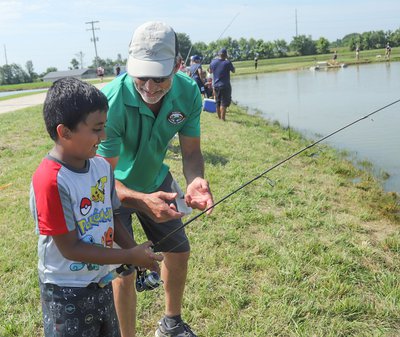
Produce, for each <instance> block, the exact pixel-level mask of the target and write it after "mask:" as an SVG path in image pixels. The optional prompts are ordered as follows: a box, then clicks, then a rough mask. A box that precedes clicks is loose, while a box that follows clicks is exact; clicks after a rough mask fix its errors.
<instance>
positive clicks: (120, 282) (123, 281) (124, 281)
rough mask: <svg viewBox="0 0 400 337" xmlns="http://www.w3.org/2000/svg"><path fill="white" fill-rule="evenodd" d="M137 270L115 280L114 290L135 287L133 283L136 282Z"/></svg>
mask: <svg viewBox="0 0 400 337" xmlns="http://www.w3.org/2000/svg"><path fill="white" fill-rule="evenodd" d="M135 277H136V272H133V273H131V274H129V275H126V276H122V277H117V278H116V279H114V280H113V283H112V285H113V290H114V292H115V291H116V290H115V289H116V288H117V289H118V290H122V291H124V290H126V289H133V283H134V282H135Z"/></svg>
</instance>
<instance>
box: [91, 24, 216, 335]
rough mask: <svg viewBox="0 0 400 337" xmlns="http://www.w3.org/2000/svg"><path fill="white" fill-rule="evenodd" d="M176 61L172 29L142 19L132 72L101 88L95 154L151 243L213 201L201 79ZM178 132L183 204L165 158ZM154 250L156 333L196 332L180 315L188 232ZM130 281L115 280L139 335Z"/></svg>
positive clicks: (123, 315) (125, 211)
mask: <svg viewBox="0 0 400 337" xmlns="http://www.w3.org/2000/svg"><path fill="white" fill-rule="evenodd" d="M179 61H180V57H178V45H177V38H176V34H175V32H174V31H173V29H172V28H171V27H169V26H168V25H166V24H164V23H162V22H148V23H145V24H143V25H142V26H140V27H138V28H137V29H136V31H135V32H134V34H133V37H132V41H131V43H130V46H129V57H128V63H127V74H125V75H123V76H119V77H117V78H115V79H114V80H113V81H112V82H111V83H110V84H109V85H107V86H106V87H105V88H104V89H103V92H104V93H105V94H106V96H107V98H108V101H109V111H108V120H107V126H106V133H107V140H106V141H104V142H102V143H101V145H100V146H99V148H98V154H99V155H101V156H103V157H105V158H106V159H107V160H108V161H109V162H110V163H111V165H112V166H113V168H114V173H115V178H116V179H117V182H116V188H117V193H118V197H119V198H120V199H121V201H122V204H123V206H124V207H123V208H122V209H121V220H122V222H123V223H124V224H125V225H126V226H127V228H128V230H130V231H131V233H132V222H131V221H132V217H131V215H132V214H133V213H135V214H136V216H137V217H138V219H139V221H140V222H141V224H142V227H143V229H144V231H145V233H146V235H147V237H148V238H149V240H151V241H152V242H153V243H156V242H159V241H160V240H161V239H163V238H164V237H165V236H166V235H168V233H171V232H172V231H173V230H174V229H176V228H178V227H179V226H181V225H182V221H181V218H182V216H183V215H184V214H185V212H186V211H187V209H188V207H189V209H190V207H191V208H197V209H200V210H204V209H206V208H209V207H212V206H213V198H212V195H211V191H210V189H209V186H208V182H207V181H206V180H205V179H204V161H203V156H202V153H201V149H200V113H201V110H202V101H201V95H200V92H199V89H198V87H197V84H196V83H195V82H194V81H193V80H192V79H191V78H190V77H188V76H186V75H185V74H183V73H181V72H179V71H178V70H179V67H180V62H179ZM176 133H178V135H179V142H180V148H181V152H182V163H183V173H184V176H185V178H186V184H187V187H186V193H185V197H184V201H185V202H186V203H184V205H183V209H180V207H179V205H180V203H179V202H178V204H177V202H176V201H179V198H180V197H181V196H178V193H177V191H179V187H178V188H177V187H176V186H177V184H176V182H175V181H174V180H173V178H172V175H171V173H170V172H169V168H168V166H167V165H165V164H164V163H163V161H164V158H165V154H166V151H167V148H168V143H169V141H170V140H171V139H172V138H173V137H174V135H175V134H176ZM181 201H182V200H181ZM185 204H186V205H185ZM177 205H178V206H177ZM186 206H188V207H186ZM210 212H211V209H210V210H209V211H208V213H210ZM132 235H133V233H132ZM157 250H159V251H161V252H163V254H164V263H163V266H162V271H161V278H162V280H163V281H164V290H165V316H164V317H163V318H162V319H161V320H160V321H159V322H158V328H157V331H156V336H157V337H166V336H177V337H190V336H191V337H195V336H196V335H195V334H194V333H193V331H192V330H191V329H190V327H189V325H188V324H187V323H185V322H184V321H183V320H182V318H181V306H182V298H183V292H184V288H185V282H186V275H187V266H188V259H189V252H190V246H189V241H188V238H187V236H186V234H185V231H184V230H183V229H182V230H180V231H177V232H176V233H175V234H174V235H171V236H170V237H168V240H164V241H163V242H162V244H160V245H159V246H158V247H157ZM133 281H134V276H133V275H129V276H126V277H123V278H119V279H117V280H115V281H114V283H113V287H114V298H115V304H116V309H117V314H118V319H119V321H120V329H121V336H122V337H128V336H129V337H132V336H134V335H135V310H136V294H135V291H134V286H133Z"/></svg>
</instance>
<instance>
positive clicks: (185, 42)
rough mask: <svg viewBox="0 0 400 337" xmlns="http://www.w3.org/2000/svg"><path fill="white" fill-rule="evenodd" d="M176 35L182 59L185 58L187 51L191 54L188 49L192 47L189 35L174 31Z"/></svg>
mask: <svg viewBox="0 0 400 337" xmlns="http://www.w3.org/2000/svg"><path fill="white" fill-rule="evenodd" d="M176 37H177V38H178V44H179V52H180V53H181V55H182V57H183V59H184V60H185V59H186V57H187V55H188V53H189V52H190V53H191V55H193V52H192V51H191V50H190V49H191V47H192V41H190V37H189V35H187V34H185V33H176ZM192 49H193V48H192Z"/></svg>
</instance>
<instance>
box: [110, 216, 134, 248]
mask: <svg viewBox="0 0 400 337" xmlns="http://www.w3.org/2000/svg"><path fill="white" fill-rule="evenodd" d="M114 242H115V243H116V244H118V246H120V247H121V248H125V249H129V248H133V247H135V246H137V243H136V242H135V240H134V239H133V238H132V236H131V235H130V234H129V232H128V230H127V229H126V228H125V226H124V225H123V224H122V223H121V221H120V220H119V216H118V215H117V214H114Z"/></svg>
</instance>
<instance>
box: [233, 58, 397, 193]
mask: <svg viewBox="0 0 400 337" xmlns="http://www.w3.org/2000/svg"><path fill="white" fill-rule="evenodd" d="M232 88H233V93H232V96H233V99H234V101H235V102H237V103H238V104H240V105H242V106H245V107H248V108H249V111H250V112H254V111H259V112H261V114H262V115H263V116H264V117H265V118H267V119H269V120H276V121H279V122H280V124H281V125H282V126H283V127H288V126H289V127H290V129H296V130H297V131H300V132H301V133H303V134H304V135H306V136H307V137H310V138H312V139H314V140H317V139H319V138H322V137H323V136H326V135H328V134H330V133H331V132H333V131H335V130H336V129H338V128H341V127H343V126H345V125H346V124H348V123H351V122H353V121H355V120H357V119H358V118H361V117H363V116H366V115H368V114H370V113H372V112H374V111H376V110H377V109H380V108H382V107H384V106H386V105H388V104H390V103H392V102H395V101H397V100H399V99H400V62H392V63H389V62H385V63H384V62H382V63H378V64H370V65H359V66H349V67H346V68H337V69H329V70H318V71H311V70H309V69H307V70H300V71H290V72H278V73H270V74H260V75H251V76H250V75H249V76H241V77H235V78H233V79H232ZM228 118H229V116H228ZM324 142H325V143H328V144H330V145H332V146H334V147H336V148H340V149H346V150H348V151H350V152H351V153H352V154H353V155H354V156H355V158H356V159H357V161H369V162H371V163H372V164H373V165H374V168H375V172H376V173H378V174H381V173H382V172H385V173H388V174H389V178H388V179H387V180H386V181H385V182H384V189H385V190H386V191H394V192H398V193H400V151H399V145H400V102H399V103H396V104H393V105H392V106H390V107H388V108H385V109H383V110H381V111H379V112H377V113H376V114H374V115H373V116H371V117H370V118H367V119H364V120H362V121H361V122H359V123H357V124H354V125H353V126H351V127H349V128H348V129H346V130H344V131H342V132H339V133H337V134H336V135H334V136H333V137H331V138H329V139H327V140H326V141H324Z"/></svg>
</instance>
